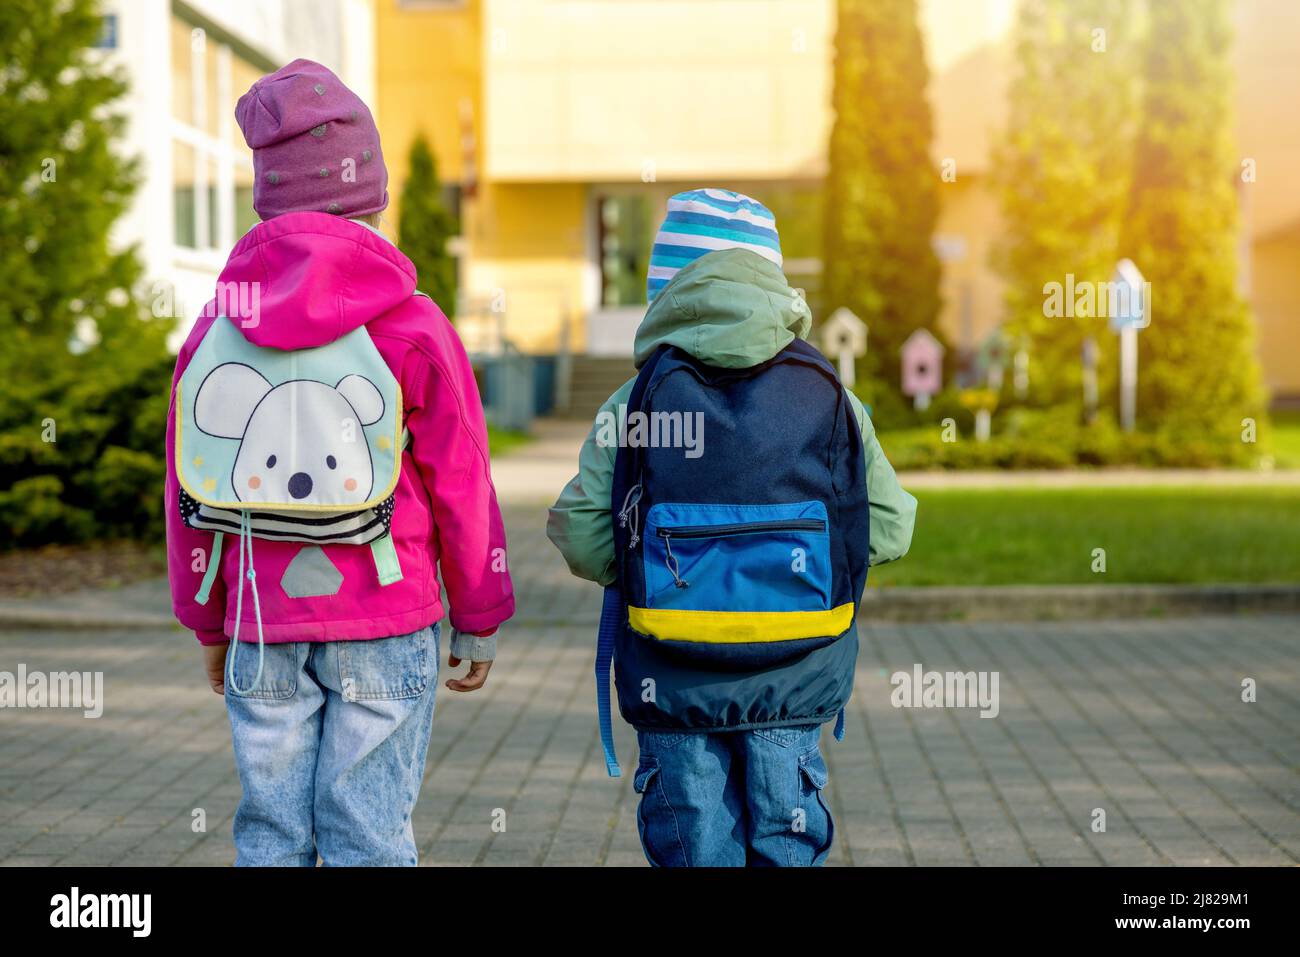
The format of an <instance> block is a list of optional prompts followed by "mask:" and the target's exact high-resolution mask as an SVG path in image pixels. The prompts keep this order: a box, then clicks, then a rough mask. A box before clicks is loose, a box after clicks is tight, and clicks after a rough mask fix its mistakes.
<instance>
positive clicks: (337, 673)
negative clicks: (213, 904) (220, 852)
mask: <svg viewBox="0 0 1300 957" xmlns="http://www.w3.org/2000/svg"><path fill="white" fill-rule="evenodd" d="M234 672H235V680H236V682H237V683H238V685H239V687H241V688H247V687H249V686H250V685H251V684H252V681H253V678H254V676H255V674H256V672H257V646H256V645H249V644H241V645H240V647H239V649H238V655H237V657H236V659H235V666H234ZM437 678H438V626H437V625H434V626H432V627H431V628H426V629H424V630H423V631H418V632H416V633H415V634H411V635H401V636H398V637H396V638H376V639H372V640H369V641H331V642H307V641H302V642H292V643H288V644H268V645H267V646H266V660H265V664H264V667H263V671H262V680H261V682H260V683H259V685H258V686H257V687H256V688H252V689H251V690H250V691H249V693H248V694H243V695H241V694H236V693H235V692H234V691H233V690H232V688H231V686H230V681H229V680H227V682H226V710H227V712H228V713H229V715H230V728H231V734H232V737H233V739H234V748H235V765H236V766H237V767H238V769H239V781H240V784H241V785H242V786H243V790H244V794H243V799H242V800H241V801H240V802H239V809H238V810H237V811H236V812H235V828H234V830H235V864H236V865H237V866H289V867H314V866H315V865H316V858H317V855H319V856H320V859H321V860H322V861H323V862H324V863H325V864H326V865H334V866H349V865H350V866H361V865H371V866H413V865H414V864H415V863H416V849H415V835H414V833H413V832H412V829H411V811H412V810H413V809H414V808H415V801H416V798H418V797H419V794H420V784H421V781H422V780H423V778H424V759H425V754H426V752H427V751H428V748H429V729H430V727H431V726H432V723H433V698H434V690H435V688H436V687H437Z"/></svg>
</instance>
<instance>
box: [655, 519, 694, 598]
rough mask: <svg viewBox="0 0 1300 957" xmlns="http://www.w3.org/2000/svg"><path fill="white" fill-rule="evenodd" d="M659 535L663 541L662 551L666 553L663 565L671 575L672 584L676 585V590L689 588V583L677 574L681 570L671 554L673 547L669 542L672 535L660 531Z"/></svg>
mask: <svg viewBox="0 0 1300 957" xmlns="http://www.w3.org/2000/svg"><path fill="white" fill-rule="evenodd" d="M659 534H660V536H661V537H662V538H663V540H664V551H665V552H666V553H667V554H666V555H665V557H664V564H665V565H667V566H668V571H669V572H670V573H672V576H673V584H674V585H676V586H677V587H678V588H690V587H691V583H690V582H688V581H686V579H684V578H682V577H681V575H680V574H678V572H680V570H681V566H680V565H678V564H677V556H676V555H674V554H673V546H672V541H671V539H672V537H673V536H672V533H670V532H664V531H661V532H660V533H659Z"/></svg>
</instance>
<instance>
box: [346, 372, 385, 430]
mask: <svg viewBox="0 0 1300 957" xmlns="http://www.w3.org/2000/svg"><path fill="white" fill-rule="evenodd" d="M334 388H336V389H338V390H339V392H341V393H343V398H345V399H347V400H348V404H349V405H351V406H352V410H353V411H354V412H356V414H357V418H359V419H360V420H361V424H362V425H374V424H375V423H376V422H378V421H379V420H380V419H382V418H383V417H384V397H383V395H382V394H381V393H380V391H379V387H378V386H376V385H375V384H374V383H373V382H371V381H370V380H369V379H367V378H366V377H365V376H363V375H355V374H354V375H345V376H344V377H343V378H342V379H339V384H338V385H336V386H335V387H334Z"/></svg>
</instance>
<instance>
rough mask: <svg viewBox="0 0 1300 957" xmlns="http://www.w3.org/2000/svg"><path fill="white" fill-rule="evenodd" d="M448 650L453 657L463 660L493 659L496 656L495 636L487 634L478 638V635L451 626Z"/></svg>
mask: <svg viewBox="0 0 1300 957" xmlns="http://www.w3.org/2000/svg"><path fill="white" fill-rule="evenodd" d="M448 651H449V652H450V654H451V656H452V657H453V658H460V659H461V660H463V661H495V660H496V656H497V636H496V635H488V637H486V638H480V637H479V636H478V635H471V634H469V633H468V632H464V631H458V630H456V629H455V628H453V629H452V630H451V648H449V649H448Z"/></svg>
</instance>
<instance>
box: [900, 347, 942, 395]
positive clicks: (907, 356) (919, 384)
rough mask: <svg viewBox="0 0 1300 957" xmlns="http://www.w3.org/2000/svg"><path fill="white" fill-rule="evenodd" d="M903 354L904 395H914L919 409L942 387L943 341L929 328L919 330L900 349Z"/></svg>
mask: <svg viewBox="0 0 1300 957" xmlns="http://www.w3.org/2000/svg"><path fill="white" fill-rule="evenodd" d="M899 351H900V353H901V354H902V357H903V395H909V396H911V397H912V404H913V405H914V406H915V407H916V408H917V409H918V410H919V409H926V408H929V406H930V397H931V396H932V395H936V394H937V393H938V392H939V390H940V389H942V388H943V343H941V342H940V341H939V340H938V339H936V338H935V337H934V336H933V335H932V334H931V333H930V331H929V330H928V329H917V330H916V331H915V332H914V333H912V334H911V335H910V336H908V337H907V341H906V342H904V343H903V348H902V349H901V350H899Z"/></svg>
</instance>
